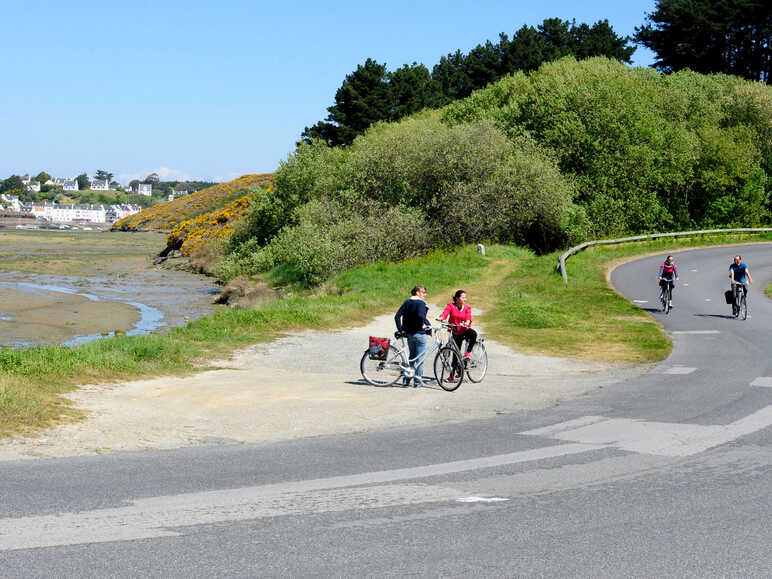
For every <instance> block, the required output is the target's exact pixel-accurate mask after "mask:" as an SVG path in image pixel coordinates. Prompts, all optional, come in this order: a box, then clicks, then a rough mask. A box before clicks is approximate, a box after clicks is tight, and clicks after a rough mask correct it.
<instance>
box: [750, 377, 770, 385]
mask: <svg viewBox="0 0 772 579" xmlns="http://www.w3.org/2000/svg"><path fill="white" fill-rule="evenodd" d="M751 386H762V387H764V388H772V376H759V377H758V378H756V379H755V380H754V381H753V382H751Z"/></svg>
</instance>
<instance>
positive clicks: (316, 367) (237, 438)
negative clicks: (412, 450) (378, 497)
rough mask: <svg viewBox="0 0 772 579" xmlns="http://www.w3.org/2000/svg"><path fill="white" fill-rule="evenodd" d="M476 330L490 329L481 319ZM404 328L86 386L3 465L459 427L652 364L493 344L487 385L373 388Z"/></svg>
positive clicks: (312, 337) (346, 333) (7, 446)
mask: <svg viewBox="0 0 772 579" xmlns="http://www.w3.org/2000/svg"><path fill="white" fill-rule="evenodd" d="M432 310H433V311H435V312H436V311H440V310H441V308H438V307H432ZM475 327H477V329H478V331H480V330H482V332H483V333H484V327H481V326H480V324H476V326H475ZM393 331H394V322H393V315H391V314H389V315H384V316H380V317H378V318H376V319H375V320H373V321H372V322H371V323H370V324H368V325H367V326H364V327H357V328H351V329H345V330H339V331H334V332H329V331H327V332H319V331H304V332H297V333H292V334H289V335H287V336H286V337H283V338H280V339H278V340H275V341H273V342H270V343H267V344H259V345H255V346H252V347H250V348H247V349H245V350H241V351H238V352H236V353H235V354H234V355H233V357H232V359H230V360H228V361H225V362H221V363H219V364H217V366H218V369H215V370H209V371H205V372H201V373H199V374H196V375H193V376H188V377H182V378H179V377H161V378H155V379H151V380H138V381H134V382H127V383H120V384H107V385H93V386H84V387H83V388H81V389H79V390H77V391H75V392H73V393H71V394H69V395H68V398H70V399H71V400H72V401H73V403H74V404H75V405H76V406H77V407H78V408H81V409H83V410H84V411H86V412H87V417H86V418H85V419H84V420H82V421H80V422H77V423H73V424H66V425H61V426H58V427H55V428H52V429H49V430H46V431H44V432H42V433H40V435H39V436H37V437H35V438H15V439H8V440H3V441H0V460H17V459H29V458H46V457H62V456H74V455H88V454H95V453H105V452H117V451H142V450H154V449H169V448H180V447H185V446H194V445H207V444H210V445H211V444H240V443H260V442H271V441H279V440H287V439H294V438H302V437H310V436H321V435H329V434H339V433H352V432H366V431H370V430H375V429H383V428H399V427H407V426H417V425H431V424H439V423H450V422H460V421H464V420H470V419H477V418H485V417H490V416H494V415H496V414H502V413H508V412H513V411H517V410H535V409H539V408H544V407H547V406H550V405H553V404H555V403H557V402H559V401H561V400H565V399H567V398H572V397H576V396H580V395H582V394H585V393H587V392H590V391H593V390H595V389H598V388H600V387H606V386H609V385H611V384H614V383H617V382H620V381H623V380H627V379H629V378H632V377H635V376H639V375H640V374H642V373H644V372H645V371H647V370H648V369H649V366H630V365H610V364H604V363H599V362H592V361H586V360H574V359H565V358H555V357H548V356H526V355H523V354H520V353H518V352H516V351H514V350H512V349H511V348H508V347H506V346H503V345H501V344H498V343H496V342H493V341H491V340H486V342H485V344H486V348H487V350H488V357H489V360H490V364H489V369H488V375H487V376H486V378H485V380H484V381H483V382H482V383H480V384H473V383H470V382H466V381H465V382H464V383H463V384H462V385H461V386H460V387H459V389H458V390H456V391H455V392H445V391H444V390H442V389H441V388H440V387H439V386H438V385H436V384H432V383H430V384H427V386H425V387H423V388H412V387H411V388H403V387H401V386H392V387H375V386H370V385H368V384H367V383H365V382H364V381H363V380H362V378H361V375H360V373H359V360H360V357H361V355H362V353H363V351H364V349H365V348H366V346H367V339H368V336H370V335H379V336H390V335H392V333H393ZM426 373H427V374H431V369H430V368H428V367H427V369H426Z"/></svg>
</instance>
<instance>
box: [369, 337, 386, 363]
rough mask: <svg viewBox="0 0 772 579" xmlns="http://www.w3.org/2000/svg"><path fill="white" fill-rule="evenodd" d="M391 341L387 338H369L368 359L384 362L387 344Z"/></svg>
mask: <svg viewBox="0 0 772 579" xmlns="http://www.w3.org/2000/svg"><path fill="white" fill-rule="evenodd" d="M390 343H391V341H390V340H389V339H388V338H376V337H375V336H370V350H369V354H370V359H371V360H385V359H386V356H387V354H388V353H389V344H390Z"/></svg>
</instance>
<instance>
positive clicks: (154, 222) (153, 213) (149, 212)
mask: <svg viewBox="0 0 772 579" xmlns="http://www.w3.org/2000/svg"><path fill="white" fill-rule="evenodd" d="M272 182H273V174H271V173H261V174H256V175H244V176H243V177H239V178H238V179H234V180H233V181H228V182H227V183H218V184H217V185H213V186H212V187H208V188H206V189H202V190H201V191H196V192H194V193H191V194H190V195H186V196H185V197H180V198H179V199H175V200H174V201H169V202H168V203H159V204H158V205H153V206H152V207H148V208H147V209H143V210H142V211H140V212H139V213H135V214H134V215H129V216H128V217H124V218H123V219H120V220H118V221H116V222H115V223H114V224H113V227H114V228H115V229H120V230H121V231H149V230H157V229H160V230H169V229H172V228H174V227H175V226H176V225H177V224H179V223H182V222H183V221H185V220H188V219H192V218H194V217H195V216H197V215H202V214H204V213H208V212H211V211H212V210H216V209H217V208H219V207H222V206H223V204H225V203H229V202H230V201H231V200H232V199H233V198H234V197H240V195H239V193H241V194H242V195H243V192H244V191H247V190H249V189H253V188H255V187H261V186H262V187H265V186H267V185H270V184H271V183H272Z"/></svg>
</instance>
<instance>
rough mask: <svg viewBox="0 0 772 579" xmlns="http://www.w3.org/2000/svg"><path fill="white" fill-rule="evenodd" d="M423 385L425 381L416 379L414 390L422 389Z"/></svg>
mask: <svg viewBox="0 0 772 579" xmlns="http://www.w3.org/2000/svg"><path fill="white" fill-rule="evenodd" d="M423 385H424V381H423V380H421V379H420V378H415V379H414V380H413V388H420V387H421V386H423Z"/></svg>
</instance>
